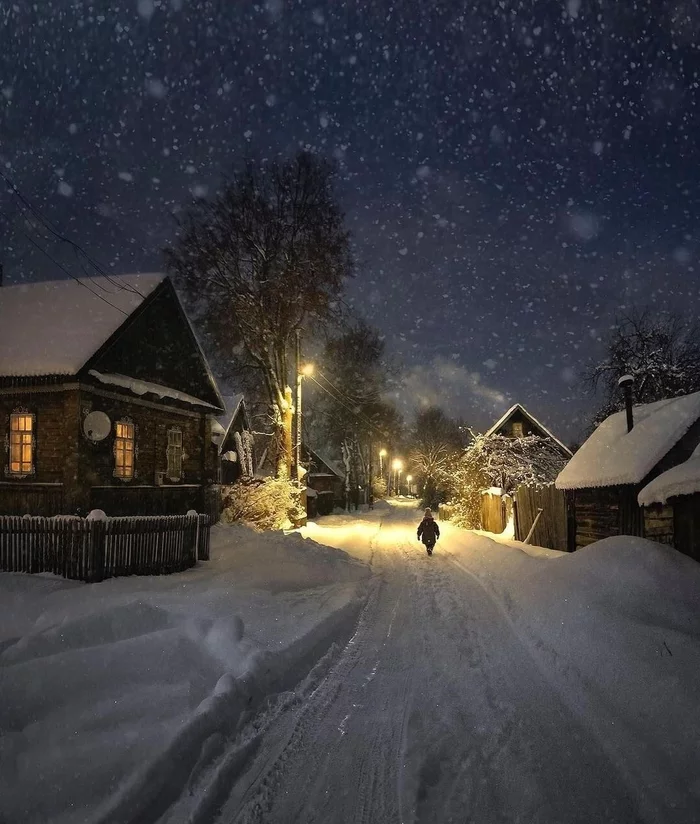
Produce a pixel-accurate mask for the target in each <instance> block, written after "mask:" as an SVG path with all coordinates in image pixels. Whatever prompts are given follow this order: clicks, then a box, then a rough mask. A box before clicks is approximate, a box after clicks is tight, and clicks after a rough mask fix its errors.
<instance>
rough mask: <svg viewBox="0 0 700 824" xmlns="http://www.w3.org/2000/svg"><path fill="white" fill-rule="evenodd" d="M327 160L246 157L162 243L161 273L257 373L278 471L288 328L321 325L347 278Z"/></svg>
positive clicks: (286, 419) (283, 447) (287, 418)
mask: <svg viewBox="0 0 700 824" xmlns="http://www.w3.org/2000/svg"><path fill="white" fill-rule="evenodd" d="M334 174H335V167H334V166H333V164H331V163H329V162H328V161H326V160H324V159H322V158H319V157H317V156H315V155H312V154H309V153H307V152H302V153H300V154H298V155H297V156H296V157H295V158H293V159H292V160H286V161H277V160H275V161H271V162H264V163H260V164H256V163H253V162H252V161H248V162H246V163H245V164H244V166H243V168H242V169H241V170H240V171H239V172H237V173H235V174H234V175H233V176H232V177H231V178H230V179H229V180H227V181H226V183H225V185H224V187H223V189H222V190H221V192H220V193H219V194H217V195H216V196H215V197H214V198H213V199H211V200H198V201H196V202H195V204H194V205H193V206H192V207H191V208H190V209H189V210H188V211H187V212H186V213H185V214H184V217H182V219H181V220H180V222H179V229H180V231H179V236H178V238H177V241H176V243H175V244H174V245H173V246H172V247H171V248H168V249H166V250H165V256H166V262H167V266H168V269H169V271H170V272H171V273H172V274H173V275H174V276H175V278H176V279H177V280H178V282H179V283H180V284H181V285H182V286H183V287H184V289H185V292H186V294H187V295H188V296H189V298H190V299H191V300H192V301H196V302H198V304H199V306H200V307H201V309H202V310H203V314H204V315H205V316H207V317H208V318H209V321H210V327H211V329H216V328H218V329H219V332H220V334H222V335H223V339H224V340H225V341H226V342H227V343H228V344H229V346H230V347H231V351H232V350H233V347H234V346H235V345H236V344H238V346H239V348H240V349H241V350H242V354H243V355H244V360H246V361H247V362H248V363H249V365H251V366H253V367H255V368H257V369H258V370H259V373H260V376H261V379H262V382H263V385H264V388H265V393H266V395H267V398H268V399H269V403H270V406H271V409H272V417H273V428H274V432H275V446H276V453H277V474H278V476H280V477H281V476H285V477H289V475H290V466H291V444H292V441H291V422H292V414H293V409H292V394H291V389H290V386H289V382H290V381H289V369H290V359H291V353H292V351H293V345H294V337H295V333H296V330H297V329H299V328H301V327H302V326H303V325H305V324H306V325H311V324H315V325H317V326H318V325H320V324H324V323H326V322H327V321H328V320H329V319H330V318H331V317H332V316H333V314H334V311H335V303H336V301H337V299H338V297H339V296H340V294H341V292H342V288H343V281H344V279H345V278H346V277H348V276H350V275H351V272H352V260H351V255H350V249H349V234H348V232H347V231H346V229H345V227H344V217H343V214H342V212H341V211H340V208H339V206H338V203H337V201H336V199H335V197H334V194H333V179H334Z"/></svg>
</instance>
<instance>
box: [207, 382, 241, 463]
mask: <svg viewBox="0 0 700 824" xmlns="http://www.w3.org/2000/svg"><path fill="white" fill-rule="evenodd" d="M224 409H225V410H226V412H225V413H224V414H223V415H220V416H218V417H217V418H216V423H217V424H218V425H219V428H218V430H217V431H216V434H214V432H212V440H213V441H214V443H217V444H218V445H219V452H221V450H222V449H223V447H224V444H225V443H226V441H227V439H228V436H229V431H230V430H231V427H232V426H233V422H234V421H235V420H236V417H237V416H238V413H239V412H241V413H242V414H243V417H244V419H245V424H246V428H250V422H249V421H248V412H247V410H246V408H245V400H244V399H243V395H230V396H228V397H226V398H224Z"/></svg>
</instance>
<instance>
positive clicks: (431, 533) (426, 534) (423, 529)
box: [418, 507, 440, 555]
mask: <svg viewBox="0 0 700 824" xmlns="http://www.w3.org/2000/svg"><path fill="white" fill-rule="evenodd" d="M439 537H440V527H439V526H438V525H437V521H436V520H435V519H434V518H433V513H432V510H431V509H430V507H428V508H427V509H426V510H425V515H424V516H423V520H422V521H421V522H420V523H419V524H418V540H419V541H423V543H424V544H425V548H426V550H427V552H428V555H432V554H433V547H434V546H435V542H436V541H437V539H438V538H439Z"/></svg>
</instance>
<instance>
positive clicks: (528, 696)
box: [169, 508, 692, 824]
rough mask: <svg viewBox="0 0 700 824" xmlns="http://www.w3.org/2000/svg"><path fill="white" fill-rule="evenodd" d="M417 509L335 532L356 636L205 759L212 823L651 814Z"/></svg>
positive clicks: (620, 818) (201, 812) (328, 535)
mask: <svg viewBox="0 0 700 824" xmlns="http://www.w3.org/2000/svg"><path fill="white" fill-rule="evenodd" d="M415 516H416V512H415V509H414V508H411V509H410V510H409V509H405V508H404V509H401V508H397V509H395V510H393V511H391V512H389V513H384V514H382V516H381V517H379V516H377V519H376V520H374V521H368V522H364V523H360V524H358V525H357V528H356V529H355V530H354V531H353V530H348V529H344V530H342V531H340V532H339V534H338V540H337V545H338V546H342V548H343V549H345V550H346V551H349V552H353V553H354V554H357V555H359V556H361V557H364V558H365V559H367V560H369V562H370V564H371V568H372V571H373V578H372V580H371V582H370V586H369V595H368V598H367V602H366V606H365V607H364V609H363V611H362V613H361V617H360V621H359V624H358V626H357V630H356V632H355V634H354V636H353V637H352V639H351V640H350V641H349V642H348V643H347V644H346V645H345V646H344V647H343V648H339V649H337V650H335V651H332V652H331V653H329V654H328V655H327V656H326V657H325V659H324V660H322V661H321V662H320V663H319V665H318V666H317V667H316V669H315V670H314V672H313V673H312V674H311V676H310V677H309V678H308V679H307V681H306V682H305V683H303V684H301V685H300V686H299V687H298V689H297V690H295V692H294V693H289V694H285V695H282V696H278V697H277V698H276V699H275V701H274V702H273V703H271V704H270V705H269V706H268V707H267V709H266V710H265V711H264V712H263V713H262V714H261V715H258V716H257V717H256V718H255V720H254V721H252V722H251V723H249V724H248V726H247V727H246V728H245V729H243V730H242V731H241V732H240V734H239V737H238V740H237V742H236V744H235V745H234V748H233V750H232V751H229V753H228V755H227V757H226V758H225V759H224V760H223V761H222V762H221V763H220V764H219V765H218V766H217V767H216V769H217V770H218V771H219V774H218V779H219V780H218V794H219V797H221V794H222V793H223V794H225V795H226V796H227V798H226V800H225V802H224V803H223V807H222V808H221V809H220V812H219V815H218V817H217V820H218V821H221V822H231V824H233V822H261V823H262V822H265V824H267V823H268V822H269V824H273V822H278V823H279V824H282V822H324V824H325V823H327V822H328V823H329V822H358V823H360V822H368V824H369V822H372V823H373V824H379V822H452V821H454V822H464V821H469V822H484V824H486V823H487V822H488V824H497V822H516V821H522V822H591V821H606V822H638V821H640V820H645V819H646V820H659V821H660V820H664V816H663V815H661V817H659V810H658V809H657V810H654V809H651V808H649V809H643V808H644V805H645V802H644V801H643V800H640V796H639V794H638V793H637V792H635V791H633V786H632V785H633V783H634V782H633V781H632V782H631V779H630V777H629V776H625V775H622V774H621V773H620V770H619V769H618V767H616V766H615V764H614V763H612V762H611V760H610V758H608V757H607V755H606V749H605V747H604V745H603V743H602V742H601V739H600V733H599V731H598V734H596V732H595V731H592V730H590V729H588V728H587V727H586V726H585V725H584V724H582V723H581V720H580V718H581V716H580V714H578V713H575V712H574V711H573V710H572V709H569V706H568V703H569V702H567V703H565V702H564V701H563V700H562V695H563V692H562V690H561V689H560V688H557V686H556V685H555V684H553V683H552V681H551V680H550V677H549V676H548V675H547V670H546V668H544V667H543V666H542V665H541V663H540V662H539V661H538V659H537V656H536V655H534V654H533V653H532V652H531V650H530V648H529V647H528V645H527V644H525V643H523V641H522V640H521V638H520V637H519V634H518V632H517V630H516V628H515V627H514V625H513V623H512V621H511V620H510V618H509V616H508V612H507V610H505V609H504V608H503V606H502V605H501V604H499V602H498V601H496V600H494V599H493V598H492V596H491V595H490V594H489V592H488V589H487V588H485V587H484V586H482V584H481V583H480V581H479V579H478V577H477V576H475V574H474V573H473V571H472V570H471V569H470V558H469V551H468V549H467V551H466V552H465V551H459V552H457V551H453V550H452V549H451V536H450V530H449V528H448V529H447V530H444V532H445V533H446V534H445V535H444V537H443V540H441V541H440V542H439V543H438V547H437V549H436V552H435V555H434V556H433V557H432V558H428V557H427V556H426V554H425V553H424V552H422V551H421V550H420V545H419V544H417V543H416V541H415V540H414V538H415V531H414V529H415V526H414V522H415V521H416V517H415ZM313 537H314V539H315V540H317V541H320V542H323V541H324V540H325V541H326V542H328V543H332V542H333V533H332V531H331V530H322V529H319V530H317V531H316V532H314V534H313ZM473 540H474V541H478V540H480V539H478V538H473ZM581 688H582V689H583V685H582V686H581ZM573 700H574V702H575V701H576V700H577V698H576V696H574V699H573ZM216 783H217V782H214V784H215V785H216ZM216 796H217V793H216V792H213V793H212V799H214V798H215V797H216ZM642 796H643V793H642ZM216 806H219V804H216ZM652 806H653V805H652ZM191 812H192V820H193V821H197V820H201V821H205V820H211V818H209V815H210V814H211V813H212V812H213V810H208V811H207V809H206V805H204V806H200V807H199V808H198V810H194V811H191ZM172 813H173V818H172V819H169V820H173V821H174V820H176V819H177V820H179V818H180V815H181V814H182V809H180V810H179V811H178V810H173V811H172ZM676 813H679V814H680V817H674V816H671V817H670V818H668V820H677V821H681V820H689V821H690V820H692V819H691V818H687V819H686V818H685V817H684V816H683V814H682V812H681V811H679V810H676Z"/></svg>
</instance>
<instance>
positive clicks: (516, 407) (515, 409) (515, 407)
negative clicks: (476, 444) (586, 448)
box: [485, 403, 573, 456]
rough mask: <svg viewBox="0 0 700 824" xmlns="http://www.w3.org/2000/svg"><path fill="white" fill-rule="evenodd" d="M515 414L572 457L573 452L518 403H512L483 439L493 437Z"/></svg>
mask: <svg viewBox="0 0 700 824" xmlns="http://www.w3.org/2000/svg"><path fill="white" fill-rule="evenodd" d="M516 412H520V413H521V414H522V415H523V416H524V417H526V418H527V419H528V420H529V421H530V423H531V424H532V425H533V426H535V427H537V428H538V429H540V430H541V431H542V432H544V433H545V434H546V436H547V437H548V438H551V439H552V440H553V441H554V443H556V444H557V446H559V447H560V448H561V449H562V450H563V451H564V452H565V453H566V454H567V455H569V456H571V455H573V452H572V451H571V450H570V449H569V447H568V446H566V445H565V444H563V443H562V442H561V441H560V440H559V438H556V437H555V436H554V435H553V434H552V433H551V432H550V431H549V429H547V427H546V426H544V425H543V424H541V423H540V422H539V421H538V420H537V418H536V417H535V416H534V415H531V414H530V413H529V412H528V411H527V409H525V407H524V406H523V405H522V404H520V403H514V404H513V406H511V408H510V409H509V410H508V411H507V412H506V413H505V414H504V415H503V416H502V417H500V418H499V419H498V420H497V421H496V423H495V424H494V425H493V426H492V427H491V428H490V429H489V430H488V431H487V432H486V433H485V437H487V438H488V437H489V435H493V434H494V433H495V432H497V431H498V430H499V429H500V428H501V427H502V426H503V425H504V424H505V423H508V420H509V419H510V418H512V417H513V415H514V414H515V413H516Z"/></svg>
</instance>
